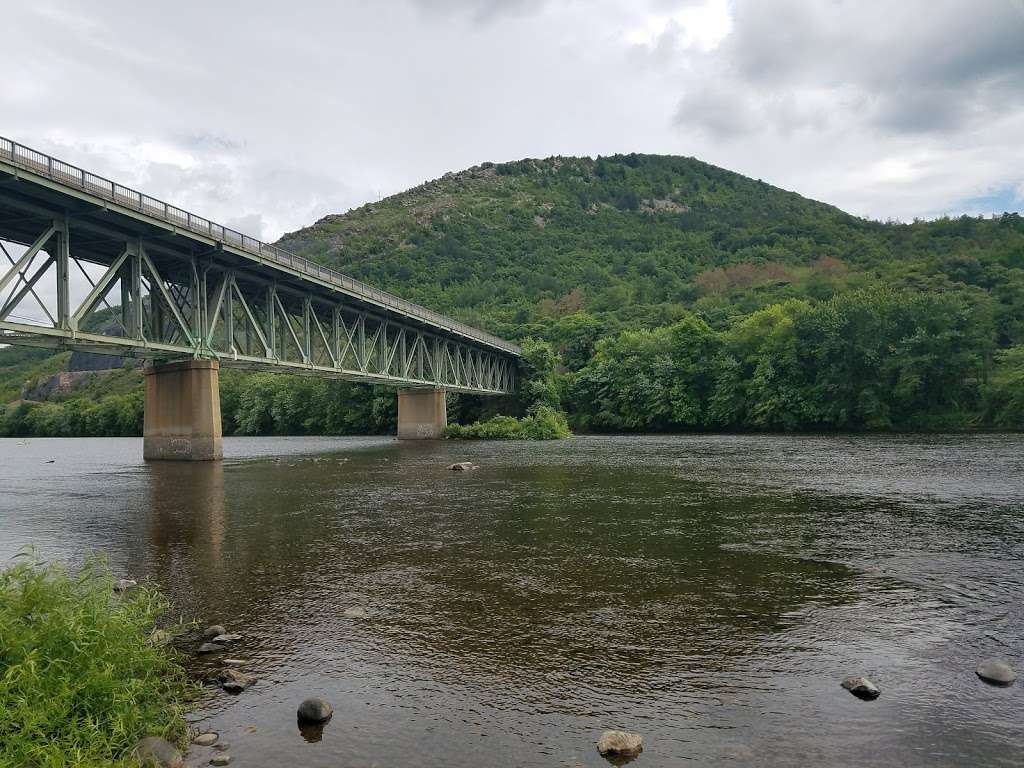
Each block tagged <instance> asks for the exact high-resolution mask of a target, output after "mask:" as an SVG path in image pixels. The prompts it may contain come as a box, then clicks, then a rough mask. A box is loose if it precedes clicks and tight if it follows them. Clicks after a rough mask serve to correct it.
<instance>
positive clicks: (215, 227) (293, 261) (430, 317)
mask: <svg viewBox="0 0 1024 768" xmlns="http://www.w3.org/2000/svg"><path fill="white" fill-rule="evenodd" d="M0 158H6V159H7V160H9V161H10V162H11V164H12V165H15V166H17V167H18V168H23V169H25V170H27V171H30V172H32V173H36V174H39V175H40V176H45V177H46V178H48V179H52V180H53V181H56V182H58V183H60V184H65V185H67V186H69V187H74V188H75V189H80V190H82V191H83V192H87V193H89V194H91V195H96V196H97V197H101V198H103V199H104V200H109V201H110V202H113V203H116V204H118V205H123V206H124V207H126V208H131V209H133V210H136V211H139V212H140V213H143V214H145V215H147V216H151V217H153V218H156V219H160V220H161V221H164V222H167V223H168V224H171V225H173V226H176V227H183V228H185V229H188V230H190V231H192V232H195V233H197V234H201V235H206V236H207V237H210V238H213V239H214V240H218V241H220V242H223V243H227V244H229V245H232V246H234V247H235V248H239V249H241V250H243V251H246V252H247V253H251V254H252V255H254V256H258V257H260V258H263V259H269V260H271V261H274V262H276V263H278V264H281V265H284V266H288V267H291V268H292V269H294V270H296V271H298V272H301V273H302V274H304V275H308V276H310V277H315V278H317V279H319V280H322V281H324V282H326V283H329V284H331V285H334V286H337V287H338V288H340V289H342V290H344V291H346V292H348V293H350V294H352V295H354V296H357V297H359V298H361V299H365V300H367V301H370V302H373V303H374V304H377V305H379V306H381V307H384V308H386V309H391V310H395V311H397V312H400V313H402V314H404V315H406V316H407V317H410V318H413V319H416V320H420V321H422V322H425V323H429V324H430V325H434V326H437V327H438V328H443V329H445V330H447V331H451V332H453V333H457V334H459V335H460V336H464V337H466V338H468V339H473V340H474V341H478V342H481V343H483V344H487V345H488V346H491V347H495V348H497V349H501V350H503V351H505V352H509V353H510V354H513V355H518V354H520V351H521V350H520V348H519V347H518V346H517V345H515V344H512V343H511V342H508V341H505V340H504V339H501V338H498V337H497V336H494V335H492V334H489V333H487V332H486V331H481V330H479V329H477V328H473V327H472V326H469V325H466V324H465V323H460V322H458V321H457V320H452V319H451V318H449V317H445V316H444V315H442V314H440V313H438V312H434V311H433V310H430V309H427V308H426V307H423V306H420V305H419V304H414V303H413V302H411V301H406V300H405V299H400V298H398V297H397V296H394V295H392V294H390V293H386V292H385V291H381V290H378V289H377V288H373V287H372V286H369V285H367V284H366V283H362V282H360V281H358V280H355V279H353V278H351V277H348V276H347V275H343V274H341V273H340V272H336V271H334V270H333V269H330V268H328V267H324V266H322V265H320V264H317V263H316V262H314V261H310V260H309V259H304V258H302V257H301V256H296V255H295V254H294V253H289V252H288V251H286V250H284V249H283V248H278V247H277V246H276V245H270V244H269V243H264V242H262V241H260V240H257V239H256V238H255V237H249V235H245V234H242V233H241V232H237V231H235V230H233V229H229V228H228V227H225V226H223V225H221V224H217V223H216V222H213V221H210V220H209V219H204V218H203V217H201V216H196V215H195V214H194V213H189V212H188V211H186V210H184V209H182V208H178V207H176V206H173V205H170V204H169V203H165V202H164V201H162V200H157V199H156V198H155V197H150V196H149V195H144V194H143V193H141V192H137V191H135V190H134V189H130V188H129V187H124V186H122V185H120V184H117V183H116V182H113V181H110V179H106V178H104V177H102V176H97V175H96V174H94V173H90V172H89V171H86V170H83V169H81V168H79V167H77V166H74V165H71V164H70V163H66V162H64V161H63V160H58V159H57V158H55V157H51V156H50V155H47V154H46V153H44V152H40V151H38V150H35V149H32V148H31V147H26V146H25V145H24V144H19V143H18V142H16V141H12V140H11V139H6V138H4V137H2V136H0Z"/></svg>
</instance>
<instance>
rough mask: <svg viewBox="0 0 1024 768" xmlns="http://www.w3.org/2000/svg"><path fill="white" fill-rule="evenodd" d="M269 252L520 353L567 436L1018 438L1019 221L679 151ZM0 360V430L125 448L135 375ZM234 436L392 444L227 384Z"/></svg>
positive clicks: (504, 189) (581, 168)
mask: <svg viewBox="0 0 1024 768" xmlns="http://www.w3.org/2000/svg"><path fill="white" fill-rule="evenodd" d="M280 244H281V245H282V246H283V247H285V248H288V249H290V250H292V251H294V252H297V253H299V254H301V255H303V256H306V257H308V258H311V259H315V260H317V261H320V262H323V263H326V264H329V265H330V266H332V267H335V268H337V269H340V270H341V271H343V272H346V273H348V274H350V275H352V276H354V277H357V278H359V279H362V280H364V281H366V282H368V283H370V284H373V285H375V286H378V287H381V288H384V289H386V290H389V291H392V292H394V293H396V294H398V295H400V296H403V297H405V298H408V299H411V300H413V301H417V302H419V303H422V304H424V305H426V306H429V307H431V308H433V309H437V310H440V311H442V312H445V313H449V314H451V315H453V316H456V317H458V318H460V319H463V320H465V321H467V322H470V323H472V324H474V325H477V326H479V327H481V328H484V329H487V330H490V331H492V332H495V333H497V334H499V335H502V336H505V337H507V338H510V339H515V340H518V341H520V342H524V346H525V348H526V350H527V355H526V360H525V366H524V382H525V386H524V387H523V391H522V392H521V393H520V395H519V396H518V397H516V398H514V399H507V400H505V401H496V400H485V399H480V398H472V397H465V396H462V397H453V398H452V402H451V414H452V417H453V418H454V419H455V420H457V421H462V422H469V421H473V420H475V419H477V418H480V417H487V416H491V415H494V414H496V413H502V412H504V413H515V414H523V413H525V412H527V411H529V410H530V409H534V410H536V408H538V407H539V406H547V407H550V408H554V409H561V410H564V411H565V412H566V413H567V414H568V417H569V422H570V424H571V425H572V426H573V427H574V428H575V429H577V430H590V431H619V430H634V431H639V430H816V429H843V430H878V429H928V430H931V429H969V428H1003V429H1007V428H1009V429H1020V428H1024V218H1022V217H1021V216H1020V215H1018V214H1016V213H1007V214H1004V215H1002V216H999V217H994V218H972V217H960V218H947V219H940V220H935V221H916V222H913V223H895V222H889V223H882V222H874V221H867V220H864V219H859V218H856V217H853V216H850V215H848V214H846V213H843V212H842V211H840V210H838V209H837V208H834V207H832V206H829V205H826V204H823V203H819V202H815V201H812V200H808V199H806V198H803V197H801V196H799V195H797V194H794V193H791V192H786V191H784V190H780V189H778V188H775V187H772V186H770V185H768V184H766V183H763V182H761V181H757V180H753V179H749V178H746V177H743V176H740V175H738V174H735V173H731V172H729V171H725V170H723V169H720V168H716V167H714V166H711V165H708V164H706V163H702V162H699V161H697V160H694V159H691V158H683V157H665V156H651V155H624V156H613V157H603V158H598V159H597V160H592V159H589V158H567V157H555V158H549V159H546V160H522V161H517V162H512V163H505V164H500V165H495V164H484V165H481V166H477V167H474V168H471V169H469V170H467V171H464V172H462V173H457V174H448V175H446V176H445V177H443V178H441V179H438V180H436V181H432V182H429V183H426V184H424V185H421V186H419V187H416V188H414V189H412V190H409V191H408V192H405V193H402V194H399V195H395V196H393V197H390V198H387V199H385V200H382V201H380V202H376V203H372V204H369V205H365V206H363V207H361V208H358V209H355V210H353V211H349V212H348V213H346V214H343V215H332V216H328V217H326V218H324V219H322V220H321V221H319V222H317V223H316V224H314V225H313V226H311V227H308V228H306V229H302V230H300V231H298V232H294V233H291V234H289V235H286V236H285V237H284V238H282V240H281V242H280ZM67 365H68V355H67V353H64V354H63V355H51V354H49V353H47V352H38V351H30V350H15V349H5V350H0V402H6V403H9V404H8V405H7V406H6V408H5V410H4V413H3V416H2V420H0V431H2V432H3V433H4V434H8V435H29V434H53V435H65V434H134V433H138V431H139V430H140V429H141V412H142V402H141V392H140V388H139V387H140V380H141V376H140V374H139V371H138V370H137V369H135V368H134V367H131V366H130V365H126V366H125V367H124V368H123V369H120V370H115V371H112V372H95V373H93V374H89V375H86V376H77V378H76V380H75V381H74V382H72V383H71V385H70V386H68V387H63V388H61V389H60V391H59V392H57V393H53V392H46V391H42V392H41V390H46V387H41V386H40V383H41V382H45V381H46V380H47V377H52V376H53V374H55V373H58V372H59V371H62V370H65V369H66V368H67ZM222 411H223V415H224V427H225V433H226V434H266V433H274V434H302V433H311V434H312V433H331V434H344V433H368V432H380V433H386V432H390V431H391V430H392V429H393V428H394V420H395V398H394V394H393V392H390V391H389V390H386V389H376V388H371V387H368V386H366V385H358V384H347V383H342V382H328V381H324V380H317V379H306V378H296V377H289V376H281V375H273V374H258V375H248V374H242V373H238V372H234V371H225V372H223V373H222Z"/></svg>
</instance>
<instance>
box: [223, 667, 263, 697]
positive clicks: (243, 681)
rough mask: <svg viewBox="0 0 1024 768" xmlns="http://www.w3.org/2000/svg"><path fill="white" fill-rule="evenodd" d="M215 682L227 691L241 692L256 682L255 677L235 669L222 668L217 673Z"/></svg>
mask: <svg viewBox="0 0 1024 768" xmlns="http://www.w3.org/2000/svg"><path fill="white" fill-rule="evenodd" d="M217 682H218V683H220V687H221V688H223V689H224V690H225V691H227V692H228V693H241V692H242V691H244V690H245V689H246V688H248V687H249V686H250V685H252V684H253V683H255V682H256V678H255V677H252V676H251V675H246V674H244V673H242V672H239V671H238V670H237V669H222V670H221V671H220V672H218V673H217Z"/></svg>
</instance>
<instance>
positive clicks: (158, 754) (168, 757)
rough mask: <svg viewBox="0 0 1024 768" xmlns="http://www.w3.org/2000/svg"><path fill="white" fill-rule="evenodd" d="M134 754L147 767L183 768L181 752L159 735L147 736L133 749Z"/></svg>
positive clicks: (140, 763)
mask: <svg viewBox="0 0 1024 768" xmlns="http://www.w3.org/2000/svg"><path fill="white" fill-rule="evenodd" d="M132 756H133V757H134V758H135V759H136V760H138V761H139V765H141V766H145V768H182V766H184V765H185V763H184V761H183V760H182V759H181V753H180V752H179V751H178V750H177V749H175V748H174V745H173V744H171V743H170V742H169V741H165V740H164V739H161V738H160V737H159V736H147V737H146V738H144V739H143V740H142V741H140V742H139V743H138V744H136V745H135V749H133V750H132Z"/></svg>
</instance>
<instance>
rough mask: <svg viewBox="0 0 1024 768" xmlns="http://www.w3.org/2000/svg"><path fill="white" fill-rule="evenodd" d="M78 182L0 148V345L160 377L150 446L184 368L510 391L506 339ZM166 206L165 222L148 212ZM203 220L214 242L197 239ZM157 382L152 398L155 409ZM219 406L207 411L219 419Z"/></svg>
mask: <svg viewBox="0 0 1024 768" xmlns="http://www.w3.org/2000/svg"><path fill="white" fill-rule="evenodd" d="M19 146H20V145H19ZM11 157H14V155H13V154H12V155H11ZM42 157H45V156H42ZM67 167H68V168H70V166H67ZM73 170H75V171H76V172H77V173H78V174H80V177H81V180H80V182H76V183H77V184H79V186H80V187H81V189H69V188H68V187H67V186H66V184H63V183H62V182H61V179H60V178H59V173H57V172H54V171H53V167H52V166H51V169H50V174H49V177H46V175H45V174H43V173H42V172H40V173H39V174H33V173H29V172H26V171H25V169H24V168H23V167H22V168H19V167H17V166H15V165H14V164H12V163H7V162H5V161H4V158H3V146H0V343H7V344H26V345H32V346H46V347H53V348H58V349H74V350H82V351H87V352H97V353H102V354H116V355H121V356H125V357H135V358H143V359H146V360H149V361H151V362H152V363H154V364H156V365H157V366H158V367H157V368H156V369H155V370H156V371H157V373H154V374H152V375H149V376H147V417H146V424H147V427H146V429H147V435H148V434H149V432H150V423H151V422H150V418H149V416H150V411H151V410H153V411H154V412H159V413H164V411H165V410H166V409H163V408H161V407H159V406H158V405H156V402H157V400H163V399H164V398H165V397H168V395H167V393H168V392H169V391H171V390H169V389H168V387H169V386H171V385H169V384H168V383H167V382H170V381H171V380H172V378H174V377H172V376H171V375H170V374H169V373H163V372H161V371H164V369H163V367H162V366H163V365H164V364H166V363H171V362H176V361H204V360H205V361H213V362H214V363H217V364H219V365H227V366H233V367H239V368H246V369H250V370H266V371H280V372H289V373H296V374H308V375H316V376H325V377H332V378H340V379H346V380H350V381H360V382H369V383H376V384H386V385H391V386H395V387H400V388H403V389H423V390H424V391H426V392H428V393H433V392H435V391H447V390H451V391H455V392H466V393H474V394H484V395H497V394H505V393H509V392H511V391H513V390H514V387H515V368H516V354H515V353H514V352H510V351H509V350H507V349H503V348H500V345H501V344H502V342H500V340H493V341H494V343H493V344H489V343H487V340H486V339H485V340H481V339H482V338H484V337H486V336H487V335H486V334H482V333H479V332H477V333H478V334H479V336H480V338H474V337H473V336H471V335H469V331H472V329H466V328H465V327H464V326H461V324H459V323H456V322H455V321H450V322H451V324H452V325H451V327H448V328H446V327H444V326H443V325H442V324H439V323H435V322H431V321H430V320H429V319H425V318H431V317H433V318H439V317H440V316H437V315H436V314H435V313H430V312H429V311H427V310H423V309H422V308H416V307H415V305H409V304H408V302H402V301H401V300H398V299H396V298H395V297H390V296H389V295H387V294H383V293H381V292H379V291H374V290H372V289H368V287H366V286H362V284H358V283H356V282H355V281H352V280H351V279H350V278H345V277H344V276H340V275H337V273H332V272H330V271H329V270H322V269H320V268H319V267H316V266H311V265H310V264H309V263H308V262H302V260H300V259H298V257H294V259H295V261H296V264H297V266H295V267H294V268H292V267H290V266H289V265H288V263H286V262H287V261H288V260H291V259H292V257H291V256H290V255H288V254H284V255H282V254H283V252H281V251H279V250H278V249H274V248H273V247H272V246H263V244H260V243H258V241H253V240H251V239H246V238H244V237H243V236H241V235H239V236H238V237H239V238H241V240H240V242H241V243H242V245H241V246H238V247H236V246H235V245H233V244H232V242H229V241H228V239H227V238H228V234H229V233H230V232H231V231H230V230H226V229H225V228H223V227H219V228H218V226H217V225H214V224H212V223H211V222H209V221H206V220H200V219H195V218H194V217H192V216H191V214H185V213H184V212H180V213H181V214H182V215H183V216H187V220H186V219H183V222H184V221H187V225H188V226H176V225H174V224H173V221H172V219H173V216H172V213H173V212H174V211H178V209H173V208H172V207H169V206H167V205H166V204H162V203H158V201H155V200H152V199H150V198H147V197H145V196H144V195H140V194H139V193H135V192H132V191H131V190H127V189H125V188H123V187H119V186H118V185H115V184H112V183H111V182H106V181H105V180H102V179H99V177H91V176H90V175H88V174H86V173H85V172H82V171H77V169H73ZM70 173H71V172H70V171H69V172H68V174H69V175H70ZM90 179H97V180H98V181H96V182H95V184H94V183H93V182H92V181H90ZM100 182H102V183H103V184H107V185H109V190H107V189H106V188H103V189H101V190H100V191H99V192H96V193H95V194H93V193H92V192H91V191H90V190H91V189H92V187H90V184H92V185H93V186H95V187H97V189H99V188H100V186H101V185H100ZM101 192H102V194H101ZM122 193H123V194H122ZM119 194H120V195H122V196H123V197H125V200H124V201H122V200H121V199H120V198H119V197H118V195H119ZM131 195H135V196H136V198H137V199H136V198H131V199H129V198H130V196H131ZM159 205H163V214H162V217H161V216H160V215H157V214H155V213H153V211H151V210H150V209H153V210H154V211H155V210H156V208H157V207H158V206H159ZM168 211H171V212H172V213H168ZM151 214H153V215H151ZM196 221H201V222H203V224H204V225H205V226H206V228H207V229H208V230H209V231H210V233H215V232H217V231H219V232H220V237H216V236H212V234H211V235H210V236H208V235H204V234H203V233H202V232H198V231H196V230H197V229H201V228H202V227H200V226H199V225H197V224H196V223H195V222H196ZM236 234H237V233H236ZM251 243H256V244H257V245H258V246H260V248H266V249H267V252H268V253H271V254H272V258H271V256H266V257H264V256H261V252H260V251H259V249H256V248H254V247H253V246H252V245H251ZM243 246H244V247H243ZM298 262H302V264H301V265H298ZM346 281H347V282H346ZM348 283H352V285H353V286H354V288H353V291H352V292H346V290H345V287H344V286H345V285H347V284H348ZM339 286H340V287H339ZM357 289H358V290H357ZM378 297H379V300H378ZM403 306H404V307H406V308H408V307H414V308H415V309H416V310H417V311H418V314H417V312H416V311H414V312H411V313H403V312H402V311H400V309H401V307H403ZM396 308H397V309H396ZM460 329H461V330H465V331H466V333H462V332H460ZM504 344H507V342H504ZM217 367H218V365H213V366H212V367H211V366H208V367H207V368H205V369H204V368H203V367H202V366H195V367H192V368H188V370H190V371H193V373H190V374H188V375H179V376H177V379H176V380H181V381H185V380H191V379H199V378H202V377H203V376H206V377H207V378H208V379H210V378H212V380H213V381H214V382H216V371H217ZM203 370H206V371H212V374H211V373H206V374H203V373H198V372H199V371H203ZM158 381H159V382H162V383H161V384H160V385H159V386H157V385H156V382H158ZM151 382H153V384H154V387H153V388H154V392H159V393H160V394H159V395H157V394H154V395H153V396H152V397H150V395H149V392H150V383H151ZM181 386H182V387H185V386H186V385H184V384H182V385H181ZM188 386H192V385H191V384H189V385H188ZM213 390H214V391H216V387H214V388H213ZM184 395H185V393H184V390H182V397H181V398H179V400H180V401H181V402H184V401H185V399H186V398H185V396H184ZM189 397H191V395H189ZM214 405H215V404H212V403H207V404H206V405H205V406H203V407H204V408H206V412H211V413H212V412H213V410H216V411H218V412H219V407H217V408H216V409H214ZM172 410H173V409H172ZM406 410H408V409H406ZM164 415H165V416H166V415H167V414H166V413H164ZM154 418H157V417H154ZM162 418H163V417H159V418H158V419H157V420H158V421H159V420H160V419H162ZM168 418H169V417H168ZM174 418H175V419H178V420H179V421H180V414H179V415H177V416H175V417H174ZM153 423H156V422H155V421H154V422H153ZM197 434H198V432H197ZM216 439H217V440H218V441H219V424H218V433H217V437H216ZM150 453H151V452H150V450H149V449H148V448H147V455H148V454H150ZM172 453H173V451H172ZM198 453H200V454H201V453H203V451H202V450H200V451H198ZM213 453H217V451H216V450H214V451H213Z"/></svg>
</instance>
